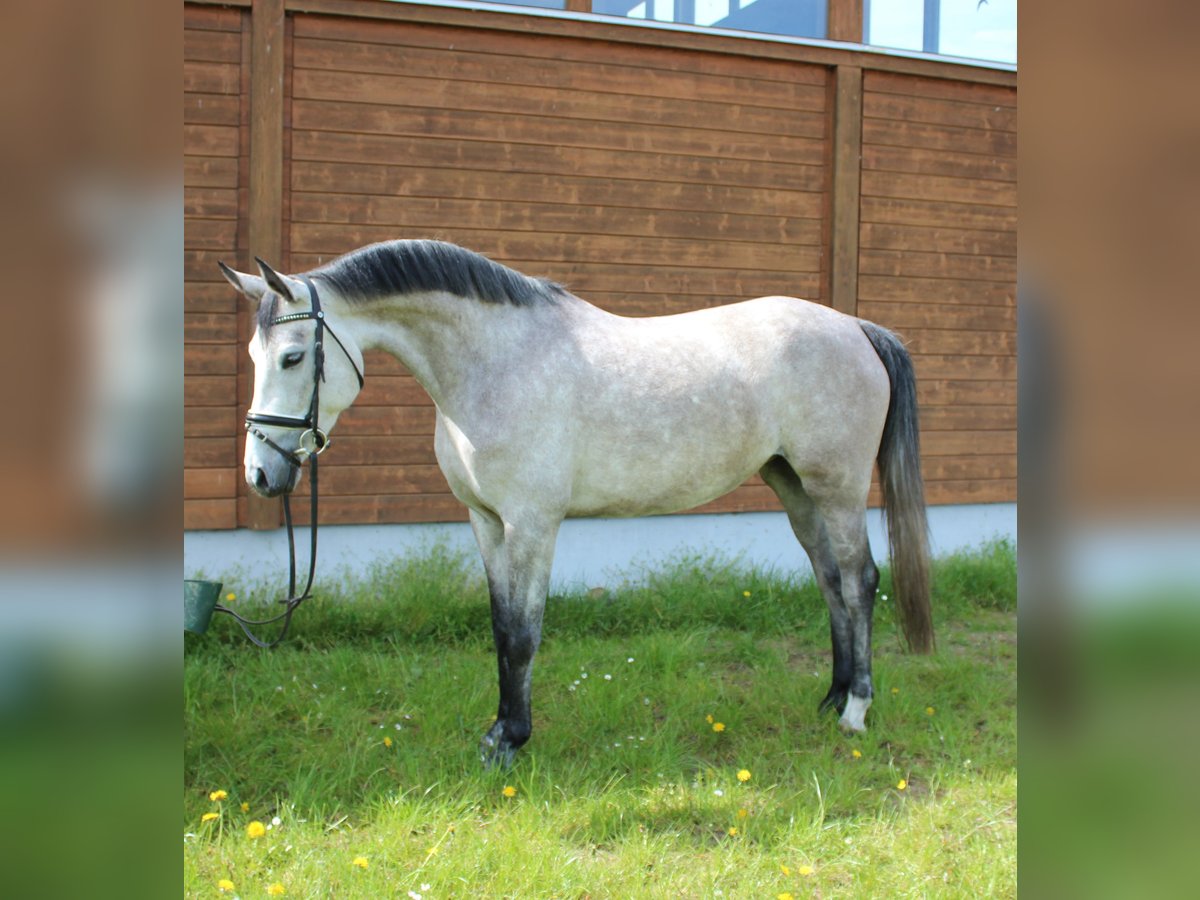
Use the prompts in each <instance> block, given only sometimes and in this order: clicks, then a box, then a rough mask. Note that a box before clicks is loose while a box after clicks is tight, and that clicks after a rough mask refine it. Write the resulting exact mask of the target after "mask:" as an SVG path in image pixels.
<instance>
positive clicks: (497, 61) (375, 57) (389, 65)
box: [294, 37, 825, 112]
mask: <svg viewBox="0 0 1200 900" xmlns="http://www.w3.org/2000/svg"><path fill="white" fill-rule="evenodd" d="M294 52H295V57H294V58H295V65H296V68H297V69H298V70H300V69H322V70H326V71H339V72H359V73H373V74H383V75H393V74H396V73H401V72H406V73H411V74H414V75H424V74H426V73H430V72H436V73H437V77H438V78H439V79H446V80H455V81H464V82H475V83H478V84H481V85H487V86H492V85H497V84H504V85H517V86H520V87H525V88H549V89H554V90H566V91H577V92H586V93H604V94H618V95H622V96H624V97H627V98H631V99H627V100H626V101H625V102H626V103H630V104H632V103H637V102H641V101H642V100H643V99H650V100H651V101H652V102H653V101H657V100H659V99H674V100H684V101H687V102H710V103H725V104H737V105H743V104H753V105H755V106H764V107H769V108H776V109H780V110H785V111H787V112H792V111H795V110H807V111H810V112H822V111H823V110H824V108H825V86H824V84H805V83H803V82H801V81H798V80H797V81H791V82H788V81H766V80H761V79H755V78H752V77H745V76H739V75H734V74H722V75H713V74H709V73H707V72H680V73H676V72H672V71H670V70H659V71H656V72H655V73H654V74H653V77H649V78H648V77H647V73H646V71H645V69H644V68H643V67H641V66H629V65H622V64H614V63H610V62H608V61H599V60H597V61H594V62H592V63H591V64H590V65H588V66H586V67H573V66H568V65H553V66H548V65H546V60H545V59H544V58H529V57H525V56H520V55H516V54H514V53H512V52H498V53H487V54H480V53H471V52H469V51H466V52H464V51H463V50H462V49H461V48H460V47H458V46H454V47H453V48H447V49H443V48H433V47H418V46H412V45H409V46H395V45H387V44H373V43H366V42H363V41H341V40H331V39H321V40H313V39H309V38H305V37H299V38H297V39H296V41H295V51H294Z"/></svg>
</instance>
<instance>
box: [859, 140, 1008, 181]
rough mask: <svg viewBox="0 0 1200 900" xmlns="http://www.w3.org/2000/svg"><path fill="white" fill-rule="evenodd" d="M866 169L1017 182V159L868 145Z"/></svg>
mask: <svg viewBox="0 0 1200 900" xmlns="http://www.w3.org/2000/svg"><path fill="white" fill-rule="evenodd" d="M862 165H863V168H864V169H870V170H875V171H882V172H911V173H914V174H917V175H947V176H950V177H952V178H977V179H981V180H991V181H1012V182H1015V181H1016V180H1017V160H1016V157H1005V156H996V155H986V156H985V155H980V154H975V153H951V152H948V151H946V150H916V149H913V148H912V147H888V146H884V145H881V144H866V145H864V146H863V155H862Z"/></svg>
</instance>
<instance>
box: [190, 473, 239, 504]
mask: <svg viewBox="0 0 1200 900" xmlns="http://www.w3.org/2000/svg"><path fill="white" fill-rule="evenodd" d="M237 477H238V473H237V472H236V471H235V470H234V469H184V470H183V499H184V500H185V501H186V500H195V499H217V498H229V499H232V498H234V497H235V496H237Z"/></svg>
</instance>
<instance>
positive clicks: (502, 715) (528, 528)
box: [471, 512, 559, 766]
mask: <svg viewBox="0 0 1200 900" xmlns="http://www.w3.org/2000/svg"><path fill="white" fill-rule="evenodd" d="M471 524H472V526H473V528H474V530H475V536H476V539H477V540H478V541H479V548H480V552H481V553H482V554H483V562H484V568H485V569H486V570H487V576H488V590H489V592H490V594H491V601H492V635H493V637H494V638H495V641H496V661H497V665H498V668H499V675H500V705H499V708H498V709H497V712H496V722H495V724H493V725H492V727H491V728H490V729H489V730H488V732H487V734H485V735H484V736H483V740H482V742H481V743H480V748H479V749H480V755H481V756H482V758H483V763H484V765H485V766H492V765H495V764H497V763H499V764H501V765H508V764H510V763H511V762H512V759H513V755H514V754H515V753H516V752H517V750H518V749H519V748H520V747H521V746H522V745H523V744H524V743H525V742H526V741H528V740H529V735H530V734H531V733H532V731H533V717H532V711H531V686H532V680H533V657H534V654H535V653H537V648H538V644H540V643H541V640H542V613H543V612H544V610H545V607H546V591H547V589H548V587H549V584H550V567H551V564H552V563H553V559H554V540H555V537H556V535H557V533H558V524H559V523H558V522H557V521H550V522H546V521H538V522H519V523H515V524H514V523H506V522H503V521H502V520H501V519H500V518H498V517H496V516H494V515H492V514H490V513H476V512H472V513H471Z"/></svg>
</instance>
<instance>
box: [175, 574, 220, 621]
mask: <svg viewBox="0 0 1200 900" xmlns="http://www.w3.org/2000/svg"><path fill="white" fill-rule="evenodd" d="M220 596H221V582H219V581H199V580H196V579H184V582H183V630H184V631H190V632H192V634H204V632H206V631H207V630H208V623H209V621H210V620H211V619H212V615H213V609H214V607H216V605H217V599H218V598H219V597H220Z"/></svg>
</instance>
